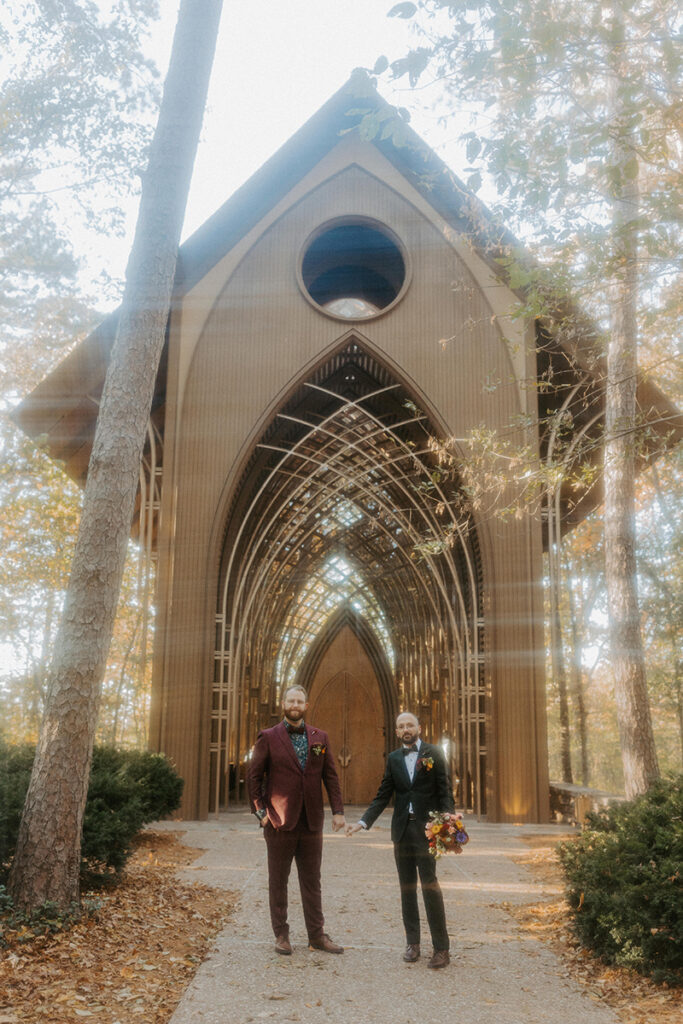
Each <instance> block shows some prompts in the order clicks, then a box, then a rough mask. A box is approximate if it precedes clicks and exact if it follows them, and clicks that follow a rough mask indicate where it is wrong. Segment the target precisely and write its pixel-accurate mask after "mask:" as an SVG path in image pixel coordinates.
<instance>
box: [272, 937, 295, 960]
mask: <svg viewBox="0 0 683 1024" xmlns="http://www.w3.org/2000/svg"><path fill="white" fill-rule="evenodd" d="M275 952H276V953H281V954H282V955H283V956H291V955H292V947H291V946H290V944H289V939H288V938H287V936H286V935H278V937H277V938H276V940H275Z"/></svg>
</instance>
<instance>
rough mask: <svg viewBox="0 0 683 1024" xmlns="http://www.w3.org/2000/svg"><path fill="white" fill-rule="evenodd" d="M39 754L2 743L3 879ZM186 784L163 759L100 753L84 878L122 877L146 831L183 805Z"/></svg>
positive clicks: (87, 819)
mask: <svg viewBox="0 0 683 1024" xmlns="http://www.w3.org/2000/svg"><path fill="white" fill-rule="evenodd" d="M33 757H34V748H33V747H28V746H22V747H17V746H10V745H8V744H6V743H3V742H2V741H0V879H2V878H4V877H6V875H7V872H8V870H9V863H10V860H11V857H12V853H13V852H14V847H15V846H16V841H17V833H18V829H19V821H20V818H21V811H22V807H23V805H24V798H25V796H26V790H27V789H28V783H29V778H30V775H31V765H32V764H33ZM182 791H183V780H182V779H181V778H180V777H179V776H178V774H177V773H176V771H175V769H174V768H173V766H172V765H171V763H170V762H169V761H168V760H167V759H166V758H165V757H164V756H163V755H162V754H151V753H148V752H143V751H135V750H133V751H131V750H116V749H115V748H113V747H95V749H94V751H93V759H92V767H91V771H90V784H89V786H88V799H87V803H86V807H85V815H84V819H83V840H82V848H81V856H82V872H83V874H84V875H86V876H88V877H89V879H91V880H92V878H93V876H98V875H99V876H103V875H107V874H111V873H112V872H118V871H120V870H121V868H122V867H123V866H124V864H125V863H126V860H127V859H128V857H129V856H130V853H131V842H132V840H133V837H134V836H135V835H136V833H137V832H139V831H140V829H141V828H142V826H143V825H144V824H146V823H147V822H149V821H157V820H158V819H160V818H163V817H165V816H166V815H168V814H170V813H171V812H172V811H174V810H175V809H176V808H177V807H178V806H179V804H180V797H181V796H182Z"/></svg>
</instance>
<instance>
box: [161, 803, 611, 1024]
mask: <svg viewBox="0 0 683 1024" xmlns="http://www.w3.org/2000/svg"><path fill="white" fill-rule="evenodd" d="M356 818H357V815H354V812H353V810H351V812H350V813H349V809H347V820H350V821H351V820H356ZM155 827H157V826H155ZM161 827H162V828H167V829H172V830H177V831H183V832H184V833H185V835H184V838H183V842H184V843H185V844H186V845H189V846H195V847H198V848H201V849H202V850H204V851H205V852H204V853H203V855H202V856H201V858H199V859H198V860H197V861H195V862H194V864H193V866H192V868H191V869H188V870H186V871H184V872H183V877H184V878H185V879H187V880H190V881H192V882H195V881H202V882H204V883H206V884H209V885H216V886H223V887H225V888H227V889H233V890H238V891H239V892H240V903H239V907H238V909H237V912H236V914H235V915H234V916H233V918H232V919H231V920H230V921H229V922H228V924H227V926H226V928H225V929H224V930H223V932H222V933H221V934H220V935H219V936H218V937H217V939H216V945H215V949H214V950H213V952H212V953H211V954H210V955H209V956H208V957H207V959H206V960H205V961H204V963H203V964H202V965H201V967H200V968H199V970H198V972H197V974H196V976H195V979H194V981H193V982H192V984H191V985H190V987H189V989H188V990H187V992H186V993H185V996H184V997H183V999H182V1001H181V1003H180V1005H179V1006H178V1008H177V1010H176V1012H175V1013H174V1015H173V1017H172V1020H171V1024H250V1022H260V1021H266V1022H268V1021H271V1020H273V1021H278V1022H288V1021H305V1022H306V1024H319V1022H325V1024H405V1022H406V1021H407V1020H412V1021H415V1020H417V1019H421V1020H426V1021H429V1022H431V1021H435V1022H436V1021H440V1020H450V1021H453V1022H454V1024H461V1022H462V1024H541V1022H543V1024H617V1020H618V1019H617V1017H616V1015H615V1014H614V1013H613V1012H612V1011H611V1010H609V1008H607V1007H605V1006H604V1005H601V1004H597V1003H595V1002H593V1001H592V999H591V998H590V996H588V995H587V994H586V993H585V992H584V991H582V989H581V988H580V987H579V986H578V985H577V984H575V983H574V982H573V981H572V980H571V979H570V978H569V977H568V976H567V974H566V973H565V971H564V970H563V968H562V965H561V963H560V961H559V960H558V959H557V957H556V956H555V955H554V954H553V952H552V951H551V950H550V949H549V948H548V947H547V946H545V945H544V944H543V943H541V942H540V941H538V940H536V939H534V938H531V937H529V936H527V935H525V934H522V933H521V932H520V931H518V929H517V927H516V924H515V922H514V921H513V920H512V918H510V916H509V915H508V914H506V913H505V911H504V910H502V909H501V907H500V904H501V903H502V902H510V903H525V902H529V901H530V900H534V899H536V898H540V897H541V896H542V895H543V894H547V893H548V892H551V891H552V890H549V889H548V887H547V886H544V885H543V884H542V883H539V882H538V881H537V880H535V879H534V878H533V877H532V875H531V874H530V873H529V871H528V870H527V869H526V868H524V867H521V866H519V865H517V864H514V863H513V861H512V859H511V855H514V854H515V853H516V852H520V851H522V850H523V849H525V847H524V846H523V844H522V842H521V840H520V838H519V837H520V834H521V833H522V832H523V831H525V830H526V831H528V832H534V831H536V832H542V833H543V832H545V833H547V832H548V830H549V828H550V826H545V827H542V826H523V827H515V826H510V825H488V824H478V823H476V822H471V823H470V824H469V829H470V834H471V837H472V841H471V843H470V844H469V846H468V847H467V848H466V850H465V851H464V853H463V854H462V856H459V857H444V858H441V860H440V862H439V878H440V880H441V886H442V889H443V892H444V897H445V900H446V916H447V920H448V924H449V931H450V934H451V941H452V949H451V953H452V960H451V965H450V967H448V968H446V969H445V970H441V971H431V970H428V968H427V966H426V957H425V956H424V955H423V958H422V959H421V960H420V961H419V962H418V963H417V964H405V963H403V962H402V960H401V955H402V952H403V946H404V938H403V930H402V927H401V921H400V910H399V900H398V883H397V880H396V869H395V866H394V860H393V853H392V846H391V841H390V838H389V812H385V814H384V815H383V816H382V817H381V818H380V819H379V821H378V822H377V824H376V825H375V826H374V827H373V828H372V830H371V831H370V832H369V833H367V834H365V835H363V834H361V835H357V836H354V837H353V838H352V839H346V838H345V837H344V836H342V835H339V836H337V835H333V834H332V833H331V831H330V830H329V824H328V829H327V831H326V833H325V844H324V852H323V909H324V911H325V918H326V928H327V930H328V931H329V933H330V935H331V936H332V938H333V939H334V940H335V941H337V942H340V943H341V944H342V945H344V946H345V947H346V952H345V953H344V954H343V955H342V956H331V955H330V954H325V953H319V952H315V951H310V950H309V949H308V947H307V944H306V933H305V930H304V926H303V917H302V914H301V911H300V906H299V899H298V889H297V887H296V871H295V869H293V872H292V879H291V880H290V924H291V940H292V944H293V946H294V953H293V955H292V956H291V957H282V956H278V955H277V954H276V953H275V952H274V950H273V937H272V933H271V930H270V922H269V917H268V895H267V878H266V863H265V843H264V840H263V837H262V836H261V834H260V830H259V829H258V828H257V827H256V826H255V822H254V819H253V818H252V817H251V815H249V814H247V813H245V812H244V811H241V810H239V811H234V812H231V813H227V814H224V815H222V816H221V818H220V819H218V820H214V821H210V822H189V823H188V822H182V823H172V822H166V823H164V824H163V825H162V826H161ZM424 930H425V931H426V926H424ZM423 939H424V935H423ZM424 952H426V953H427V954H429V952H430V944H429V942H428V941H427V942H423V954H424Z"/></svg>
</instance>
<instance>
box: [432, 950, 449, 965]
mask: <svg viewBox="0 0 683 1024" xmlns="http://www.w3.org/2000/svg"><path fill="white" fill-rule="evenodd" d="M450 962H451V957H450V954H449V952H448V950H447V949H435V950H434V952H433V953H432V955H431V957H430V958H429V960H428V961H427V967H434V968H437V969H438V968H439V967H448V965H449V963H450Z"/></svg>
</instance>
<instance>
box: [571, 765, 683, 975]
mask: <svg viewBox="0 0 683 1024" xmlns="http://www.w3.org/2000/svg"><path fill="white" fill-rule="evenodd" d="M559 856H560V862H561V864H562V867H563V870H564V873H565V876H566V880H567V897H568V900H569V904H570V906H571V908H572V914H573V923H574V928H575V931H576V934H577V936H578V937H579V939H580V941H581V942H582V943H583V945H585V946H587V947H588V948H589V949H592V950H594V951H595V952H596V953H597V954H598V955H599V956H600V957H602V958H603V959H604V960H606V961H607V962H608V963H612V964H617V965H618V966H621V967H632V968H634V969H635V970H637V971H639V972H640V973H641V974H648V975H651V976H652V977H653V979H654V980H655V981H666V982H668V983H669V984H681V983H682V982H683V891H682V889H683V877H682V876H683V775H679V776H677V777H676V778H670V779H668V780H659V781H658V782H656V783H655V784H654V785H653V786H652V788H651V789H650V790H649V791H648V792H647V793H646V794H644V795H643V796H640V797H638V798H636V799H635V800H632V801H629V802H627V803H620V804H615V805H613V806H612V807H610V808H609V809H608V810H605V811H601V812H600V813H598V814H592V815H590V816H589V818H588V823H587V826H586V828H585V829H584V831H583V833H582V834H581V835H580V836H579V837H577V838H576V839H575V840H572V841H571V842H568V843H562V844H561V845H560V847H559Z"/></svg>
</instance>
